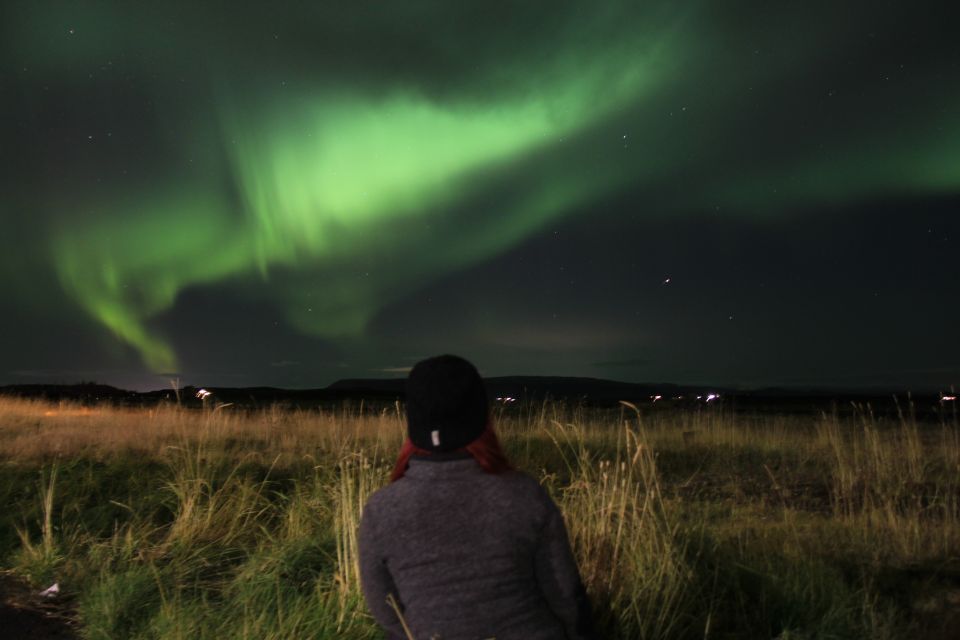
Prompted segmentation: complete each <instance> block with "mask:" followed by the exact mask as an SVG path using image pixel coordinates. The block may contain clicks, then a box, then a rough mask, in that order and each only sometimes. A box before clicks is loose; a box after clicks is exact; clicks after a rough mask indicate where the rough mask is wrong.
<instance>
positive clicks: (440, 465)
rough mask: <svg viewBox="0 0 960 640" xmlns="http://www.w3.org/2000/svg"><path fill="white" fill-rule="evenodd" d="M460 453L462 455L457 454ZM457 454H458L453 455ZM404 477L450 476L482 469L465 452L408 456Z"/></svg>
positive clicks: (431, 477) (467, 473)
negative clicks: (408, 460) (407, 465)
mask: <svg viewBox="0 0 960 640" xmlns="http://www.w3.org/2000/svg"><path fill="white" fill-rule="evenodd" d="M460 453H462V454H464V455H459V454H460ZM453 454H458V455H453ZM409 465H410V466H409V467H407V472H406V473H405V474H404V477H405V478H425V479H427V478H430V479H433V478H450V477H456V476H464V475H472V474H475V473H481V472H482V471H483V469H482V468H481V467H480V465H479V464H478V463H477V461H476V460H475V459H474V458H473V456H472V455H470V454H469V453H467V452H465V451H464V452H452V453H451V454H432V455H429V456H418V455H412V456H410V462H409Z"/></svg>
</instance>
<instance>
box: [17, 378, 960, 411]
mask: <svg viewBox="0 0 960 640" xmlns="http://www.w3.org/2000/svg"><path fill="white" fill-rule="evenodd" d="M484 382H485V384H486V386H487V391H488V394H489V396H490V398H491V400H492V401H493V402H500V403H502V404H514V403H515V402H516V403H522V402H524V401H526V402H540V401H543V400H545V399H547V398H551V399H556V400H566V401H568V402H573V403H577V404H583V405H585V406H601V407H602V406H606V407H615V406H618V405H619V402H620V401H621V400H623V401H628V402H631V403H633V404H635V405H637V406H639V407H646V408H650V409H651V410H661V409H669V408H671V407H673V408H677V407H688V408H691V407H697V406H706V405H708V404H709V405H710V406H720V407H724V409H725V410H732V411H738V412H741V411H748V412H764V413H767V412H779V413H811V412H813V413H819V412H823V411H827V412H831V411H838V412H840V413H850V412H853V411H858V410H860V409H859V408H858V407H863V408H866V407H867V406H868V405H869V408H870V410H872V411H873V412H874V413H875V414H885V415H897V413H898V411H900V410H901V409H902V410H903V411H904V412H908V411H909V402H910V401H909V400H908V399H907V397H906V394H905V393H900V394H898V397H895V396H894V394H892V393H889V392H883V391H846V390H837V389H834V390H831V389H810V390H798V389H778V388H766V389H759V390H751V391H744V390H736V389H726V388H722V387H711V386H703V385H677V384H671V383H632V382H619V381H616V380H603V379H600V378H586V377H560V376H556V377H554V376H500V377H491V378H485V379H484ZM404 384H405V378H369V379H368V378H350V379H344V380H338V381H336V382H334V383H333V384H330V385H328V386H327V387H324V388H318V389H277V388H273V387H245V388H231V387H206V390H207V391H208V392H210V394H211V395H209V396H208V397H206V399H201V398H200V397H199V396H200V395H203V394H199V395H198V392H199V388H198V387H184V388H183V389H180V390H179V402H180V403H181V404H183V405H185V406H188V407H201V406H211V405H222V404H231V405H237V406H242V407H249V408H256V407H266V406H271V405H274V404H281V405H285V406H289V407H300V408H311V407H320V406H325V407H330V406H339V405H343V403H345V402H347V403H355V404H360V403H365V405H366V406H378V407H385V406H392V405H393V404H394V403H395V402H397V401H398V400H403V397H404ZM0 395H8V396H19V397H25V398H39V399H44V400H49V401H60V400H67V401H73V402H81V403H84V404H96V403H99V402H109V403H112V404H120V405H129V406H139V405H151V404H156V403H159V402H177V401H178V398H177V395H178V392H177V391H174V390H173V389H160V390H156V391H149V392H146V393H138V392H134V391H125V390H122V389H116V388H114V387H111V386H107V385H101V384H94V383H83V384H77V385H10V386H6V387H0ZM912 401H913V404H914V408H915V410H917V412H918V415H921V416H924V417H926V418H937V419H939V416H941V415H947V414H949V413H950V412H951V411H952V410H953V405H952V404H950V402H955V401H950V402H948V401H942V400H941V397H940V395H939V394H930V393H927V394H914V395H913V396H912Z"/></svg>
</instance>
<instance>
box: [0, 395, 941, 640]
mask: <svg viewBox="0 0 960 640" xmlns="http://www.w3.org/2000/svg"><path fill="white" fill-rule="evenodd" d="M495 421H496V424H497V428H498V431H499V432H500V434H501V437H502V439H503V441H504V444H505V446H506V448H507V450H508V452H509V454H510V455H511V457H512V458H513V459H514V461H515V462H516V463H517V464H518V465H519V466H520V467H521V468H523V469H524V470H526V471H528V472H529V473H531V474H533V475H534V476H536V477H538V478H539V479H540V480H541V482H542V483H543V484H544V485H545V486H546V487H547V488H548V489H549V490H550V491H551V493H552V495H553V496H554V498H555V499H556V501H557V503H558V505H559V506H560V508H561V510H562V511H563V513H564V515H565V518H566V521H567V526H568V530H569V533H570V538H571V542H572V544H573V546H574V550H575V553H576V555H577V558H578V562H579V565H580V568H581V573H582V575H583V578H584V581H585V584H586V585H587V588H588V592H589V593H590V595H591V599H592V601H593V602H594V605H595V607H596V609H597V612H598V618H599V620H600V624H601V627H602V628H603V629H604V630H605V631H606V632H607V633H608V634H609V635H610V636H611V637H624V638H627V637H630V638H664V639H666V638H706V637H714V636H713V634H722V635H724V637H751V636H750V635H749V634H751V633H756V632H757V629H768V630H769V629H772V630H773V631H772V632H771V633H774V635H776V634H780V635H782V637H784V638H786V637H796V634H794V635H793V636H791V635H790V634H791V633H793V632H794V631H798V632H803V633H806V634H808V635H817V634H820V633H822V632H823V631H824V627H823V625H831V627H830V628H839V627H840V626H843V625H846V626H845V627H844V628H849V629H853V630H854V631H851V632H850V633H853V634H854V635H856V634H868V635H869V636H870V637H884V636H887V637H893V636H895V635H896V633H898V632H901V631H902V630H903V629H907V628H912V629H915V628H918V627H916V624H917V623H916V621H911V620H910V619H909V616H907V617H906V618H904V616H903V615H901V614H895V613H891V612H895V611H898V610H899V609H898V607H900V604H898V603H896V602H894V601H890V600H889V598H888V599H887V600H884V597H886V596H884V595H883V594H882V593H881V592H880V591H878V590H877V589H876V588H874V586H873V585H874V583H876V582H877V581H878V580H879V578H877V576H879V575H881V574H882V573H883V572H885V571H889V570H900V569H901V568H903V567H915V566H918V565H923V564H924V563H926V564H927V565H931V566H942V565H943V564H944V563H949V562H951V559H954V558H957V557H960V435H958V434H960V429H958V426H957V424H956V423H955V422H944V423H941V424H939V425H921V424H919V423H918V422H917V421H916V420H914V419H913V418H912V417H910V416H902V417H901V418H900V419H899V420H895V421H892V422H890V421H883V420H880V419H876V418H873V417H872V416H870V415H869V413H868V412H864V413H863V414H861V416H860V417H859V418H858V419H856V420H843V419H840V418H838V417H836V416H830V415H820V416H810V417H802V416H794V417H790V416H738V415H729V414H724V413H723V412H721V411H693V412H690V411H688V412H657V413H644V412H643V411H641V410H640V409H638V408H637V407H635V406H633V405H631V404H629V403H624V404H623V405H622V406H621V407H619V408H618V409H613V410H609V409H608V410H587V409H584V408H582V407H569V406H565V405H562V404H558V403H543V404H541V405H537V406H528V407H521V408H520V409H519V410H514V411H511V412H504V411H497V413H496V416H495ZM403 433H404V423H403V419H402V407H400V406H399V405H394V406H392V407H386V408H380V409H376V410H370V409H369V408H366V409H361V408H360V407H356V406H355V407H353V408H350V407H344V408H341V409H338V410H335V411H334V410H326V411H319V410H315V411H291V410H285V409H282V408H279V407H271V408H269V409H266V410H260V411H241V410H238V409H237V408H235V407H227V408H222V409H217V410H212V409H208V410H205V411H189V410H183V409H180V408H178V407H177V406H172V405H160V406H157V407H154V408H151V409H139V410H138V409H126V408H109V407H97V408H84V407H80V406H73V405H69V404H59V405H50V404H47V403H42V402H36V401H26V400H17V399H0V461H2V462H3V464H4V465H6V466H7V467H9V468H31V469H32V468H40V469H41V470H42V472H43V476H42V481H41V483H40V486H38V488H37V493H36V499H37V501H38V507H39V514H40V517H39V522H38V525H37V527H36V528H35V529H34V531H35V533H33V534H31V532H30V530H28V529H29V528H28V527H24V528H21V529H20V540H21V543H20V549H19V551H18V554H19V555H18V556H17V558H19V559H18V560H17V562H18V563H19V565H18V566H19V567H20V570H21V572H23V573H27V574H28V575H29V574H31V572H33V571H39V569H37V567H41V568H42V569H43V570H44V571H48V572H50V571H52V572H54V573H56V572H60V573H61V574H63V575H66V576H67V577H68V580H69V578H70V576H72V577H73V580H74V582H75V583H77V584H78V585H79V584H83V585H86V586H85V587H83V589H87V590H88V591H89V593H90V595H87V596H84V595H83V594H81V601H82V602H84V603H86V604H84V605H83V607H86V608H85V609H83V610H84V611H87V612H88V613H87V614H85V615H86V621H87V623H88V625H89V628H91V629H98V630H103V633H105V634H107V635H109V634H110V633H113V634H116V633H119V632H118V631H117V629H120V628H126V627H122V624H128V623H127V622H122V621H123V620H124V619H125V618H124V610H123V606H124V605H123V602H124V601H123V600H122V598H121V597H120V596H121V595H122V594H123V593H125V591H124V589H130V588H132V587H129V585H128V584H127V582H124V581H128V582H129V581H131V580H134V578H135V576H137V575H139V574H138V573H137V572H138V571H145V572H147V575H148V576H149V580H148V581H147V583H148V584H149V583H155V584H156V587H155V589H154V591H155V592H156V594H155V595H156V599H157V600H158V602H159V604H158V605H157V607H156V608H154V609H150V608H149V607H148V608H145V611H152V613H149V615H150V616H152V617H150V618H149V620H150V621H151V622H149V624H150V625H154V626H157V625H160V626H162V625H167V626H166V627H163V628H164V629H167V630H166V631H156V630H154V631H151V632H149V633H147V632H146V631H145V632H144V634H145V635H144V636H143V637H217V632H216V631H214V629H217V628H219V627H220V626H222V625H228V627H229V629H231V630H232V633H234V634H235V635H236V637H251V638H253V637H278V638H279V637H289V638H295V637H303V636H304V635H311V634H312V635H316V636H318V637H333V636H336V637H372V635H375V627H374V625H372V623H371V621H370V619H369V617H368V616H367V614H366V613H365V610H364V606H363V603H362V597H361V596H360V590H359V572H358V566H357V538H356V532H357V525H358V522H359V517H360V513H361V510H362V507H363V504H364V503H365V501H366V499H367V497H368V496H369V495H370V493H371V492H373V491H374V490H376V489H377V488H378V487H380V486H382V485H383V484H384V483H385V482H386V479H387V476H388V474H389V470H390V467H391V464H392V460H393V457H394V456H395V454H396V452H397V451H398V449H399V446H400V443H401V440H402V437H403ZM77 460H92V461H100V462H102V463H105V464H106V463H109V462H110V461H119V460H134V461H140V462H149V461H153V462H158V463H161V464H162V465H163V468H164V469H166V471H165V473H164V475H163V477H164V481H163V483H162V484H161V485H159V486H157V487H155V491H157V492H161V493H162V494H163V496H165V498H164V500H165V502H164V504H166V505H169V507H168V508H169V516H168V517H167V518H166V519H163V520H162V521H159V522H158V520H157V517H156V513H154V512H152V511H151V510H150V509H149V508H148V507H146V506H141V505H140V504H127V502H125V500H127V499H128V496H126V495H124V494H123V493H122V491H120V492H119V493H118V494H117V495H116V496H115V497H113V498H111V502H112V503H113V504H115V505H119V506H120V507H122V509H123V513H124V514H126V515H124V519H123V520H122V521H121V520H120V519H118V520H116V522H115V523H114V525H113V528H112V533H110V534H108V535H105V534H102V533H101V534H93V533H90V531H91V530H92V529H91V525H90V523H89V522H87V521H85V520H84V516H83V513H82V510H81V507H80V506H78V505H79V504H80V502H81V501H80V500H79V499H78V498H75V504H74V503H69V500H68V499H67V498H62V499H59V498H58V492H63V493H67V491H65V487H62V486H58V483H61V482H63V481H62V480H61V479H58V478H62V477H63V472H61V473H60V476H58V471H57V470H58V468H60V467H61V466H63V465H68V464H69V463H70V461H77ZM138 464H139V463H138ZM250 465H254V466H255V467H256V468H258V469H261V470H262V472H261V473H260V475H259V476H256V477H255V476H252V475H250V473H248V471H249V467H250ZM277 470H281V471H282V472H283V474H286V475H287V476H288V477H292V479H293V482H292V484H289V485H284V486H285V487H286V488H285V489H283V493H282V494H280V493H278V491H279V489H278V488H277V485H276V484H275V483H274V481H273V479H272V478H273V476H275V475H277V472H278V471H277ZM134 473H135V472H134ZM291 474H292V475H291ZM281 475H282V474H281ZM147 497H148V496H141V500H144V503H146V502H149V501H148V500H145V498H147ZM58 500H60V502H58ZM68 503H69V504H68ZM74 512H75V513H76V514H79V515H72V516H71V515H70V514H71V513H74ZM114 517H116V516H114ZM324 540H328V541H329V547H330V551H329V554H328V555H329V559H328V560H323V561H322V562H321V561H318V560H310V558H313V557H314V556H313V555H311V554H313V553H314V552H312V551H311V549H313V548H314V547H317V546H318V545H319V546H321V547H322V546H324V545H325V544H327V543H325V542H322V541H324ZM325 554H327V552H323V553H321V554H320V556H321V558H326V557H327V555H325ZM304 558H306V559H304ZM316 562H320V564H319V565H317V566H314V565H315V563H316ZM235 563H240V564H239V565H237V566H235ZM304 563H306V564H307V565H309V567H308V568H309V571H307V569H305V568H304ZM837 565H841V566H846V567H848V569H847V570H846V571H847V573H845V574H841V573H838V572H837V571H836V570H835V568H834V567H835V566H837ZM198 566H199V567H201V569H198V568H197V567H198ZM318 566H319V567H320V568H317V567H318ZM850 568H852V569H850ZM304 571H306V574H305V575H309V576H312V577H311V578H310V581H312V582H310V581H308V582H307V583H303V581H302V580H303V579H302V578H297V579H296V580H293V579H292V578H290V577H289V576H290V575H300V574H301V573H303V572H304ZM851 572H852V573H851ZM857 572H859V573H857ZM208 573H209V574H210V575H207V574H208ZM848 574H850V575H853V576H854V577H853V578H851V577H850V575H848ZM44 575H46V574H44ZM198 575H199V576H202V577H198ZM131 576H134V577H131ZM851 580H852V581H853V582H851ZM291 581H292V582H291ZM298 581H299V582H298ZM137 584H140V583H137ZM91 585H92V586H91ZM117 585H121V586H117ZM123 585H127V586H123ZM198 585H199V586H198ZM121 587H122V588H121ZM138 588H146V587H143V586H142V585H141V586H140V587H138ZM78 589H81V588H80V587H78ZM304 589H306V591H304ZM81 590H82V589H81ZM148 590H149V589H148ZM198 594H199V595H198ZM205 594H206V595H205ZM210 594H217V595H216V597H217V598H226V600H225V601H226V602H227V603H228V604H229V606H227V605H224V606H223V607H222V609H223V610H222V611H207V610H206V609H205V608H204V607H203V606H201V605H199V604H197V603H198V602H203V601H205V600H204V599H205V598H207V597H213V596H211V595H210ZM904 597H909V596H904ZM84 598H86V599H84ZM758 598H759V602H760V603H761V604H762V603H763V602H767V601H769V602H770V603H773V604H769V606H768V608H764V607H763V606H761V605H760V604H757V603H756V602H754V601H755V600H757V599H758ZM198 599H199V600H198ZM751 603H752V604H751ZM906 606H908V605H906ZM754 609H756V610H754ZM143 615H144V616H147V615H148V614H147V613H144V614H143ZM218 616H220V617H218ZM118 620H119V621H120V622H118ZM161 621H162V625H161ZM121 622H122V624H121ZM129 624H131V625H132V624H134V623H133V622H129ZM144 624H146V623H144ZM911 624H912V625H914V627H910V625H911ZM817 625H821V626H817ZM897 625H899V626H897ZM131 628H132V627H131ZM157 628H159V627H157ZM738 628H739V629H747V630H748V632H747V635H744V636H738V635H737V632H736V630H737V629H738ZM111 629H112V631H111ZM777 629H779V631H777ZM131 633H133V632H131ZM151 633H152V634H153V635H150V634H151ZM328 633H329V634H333V635H332V636H325V635H324V634H328ZM134 635H135V634H134ZM228 635H229V633H228ZM828 635H829V634H828ZM767 637H769V636H767ZM838 637H845V636H844V634H843V633H839V635H838Z"/></svg>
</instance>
